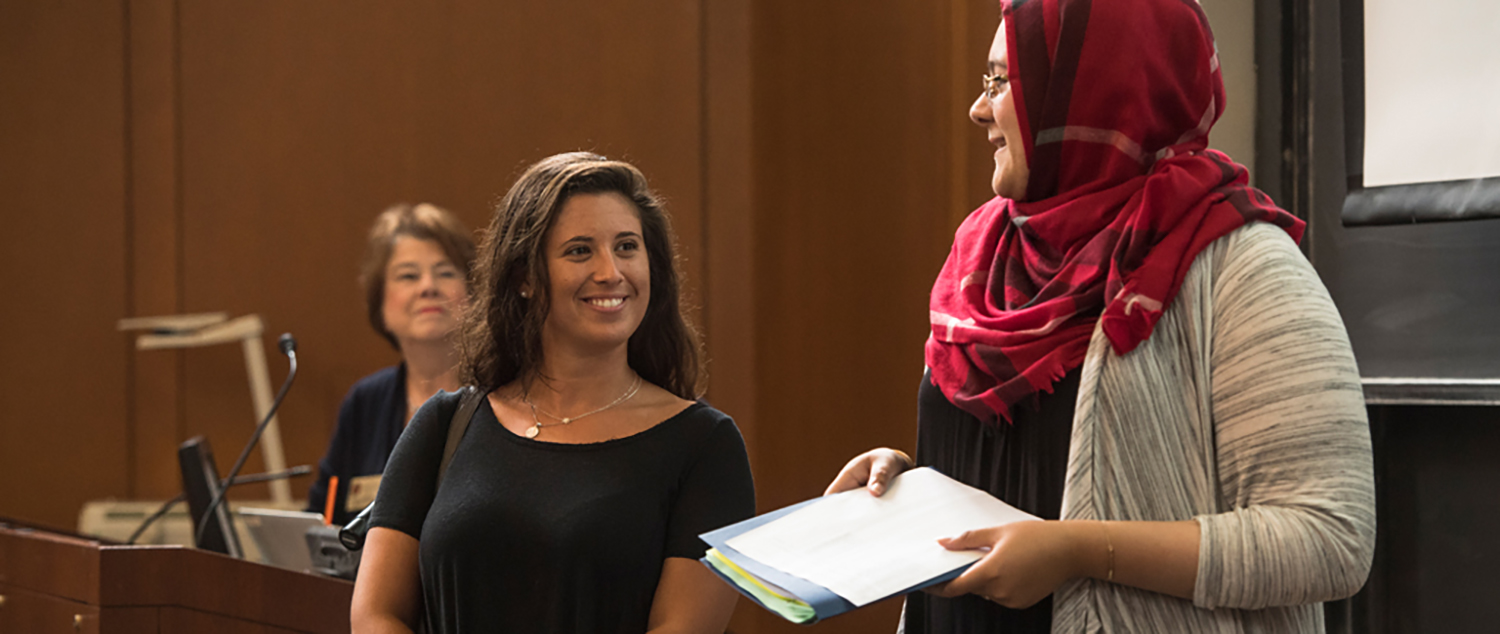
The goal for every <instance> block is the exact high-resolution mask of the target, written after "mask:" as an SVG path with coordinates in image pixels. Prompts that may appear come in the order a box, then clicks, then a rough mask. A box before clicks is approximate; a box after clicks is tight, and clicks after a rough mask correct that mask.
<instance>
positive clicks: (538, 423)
mask: <svg viewBox="0 0 1500 634" xmlns="http://www.w3.org/2000/svg"><path fill="white" fill-rule="evenodd" d="M640 389H641V375H639V374H637V375H635V380H634V381H631V382H630V387H629V388H627V389H626V390H625V393H624V394H621V395H620V397H619V398H616V399H615V400H614V401H611V402H610V404H609V405H605V406H604V407H601V408H599V409H596V410H594V411H592V412H588V413H586V414H579V415H577V416H558V415H556V414H552V413H549V412H547V410H543V409H538V408H537V406H536V403H533V402H531V396H530V395H528V394H525V393H522V395H521V400H523V401H525V402H526V406H527V407H530V408H531V422H532V426H531V429H528V430H526V437H527V438H536V437H537V434H540V433H542V428H543V427H554V426H557V425H567V424H569V423H572V422H573V421H576V420H578V419H580V418H583V417H585V416H593V415H594V414H598V413H599V412H602V411H604V410H607V409H609V408H611V407H614V406H616V405H619V404H620V403H624V402H625V401H628V400H630V398H631V397H633V396H635V393H636V392H638V391H640ZM538 411H540V412H541V413H542V414H544V415H546V416H547V418H555V419H557V421H558V422H556V423H551V424H547V425H543V424H542V420H541V419H540V418H537V415H536V414H537V412H538Z"/></svg>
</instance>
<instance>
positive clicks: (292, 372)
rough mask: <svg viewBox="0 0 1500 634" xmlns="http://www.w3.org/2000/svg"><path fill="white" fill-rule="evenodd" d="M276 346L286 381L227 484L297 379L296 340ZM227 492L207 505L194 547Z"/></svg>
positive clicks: (284, 336)
mask: <svg viewBox="0 0 1500 634" xmlns="http://www.w3.org/2000/svg"><path fill="white" fill-rule="evenodd" d="M276 346H277V347H278V348H280V349H281V353H282V354H284V355H286V358H287V362H288V364H289V369H288V370H287V374H286V380H285V381H282V382H281V389H280V390H278V391H277V392H276V398H275V399H274V400H272V401H271V409H270V410H268V411H266V417H265V418H263V419H261V421H260V424H259V425H256V426H255V433H253V434H250V440H249V442H246V443H245V448H244V449H243V450H241V451H240V457H239V458H236V459H235V461H234V467H233V468H231V469H230V470H229V477H227V478H225V480H227V481H229V482H234V479H235V476H237V475H239V474H240V468H241V467H244V466H245V459H246V458H249V457H250V450H251V449H254V448H255V444H256V443H258V442H260V435H261V433H262V432H264V431H266V426H267V425H270V424H271V419H272V418H273V417H275V416H276V410H277V409H278V408H280V407H281V401H282V399H284V398H286V391H287V390H288V389H290V388H291V387H292V379H295V378H297V340H296V339H295V338H293V337H292V333H289V332H288V333H283V334H282V335H281V338H280V339H277V341H276ZM228 490H229V488H228V487H224V488H221V489H219V494H218V495H215V496H214V499H213V501H212V502H209V503H208V510H207V511H205V512H204V513H203V519H204V521H202V522H199V523H198V527H197V530H196V531H195V532H194V533H193V545H194V546H197V545H198V544H201V543H203V531H204V530H206V529H207V528H208V525H209V524H210V522H209V521H208V518H210V517H213V515H214V510H215V509H217V508H218V507H219V504H221V503H223V502H224V492H225V491H228ZM230 530H233V529H230Z"/></svg>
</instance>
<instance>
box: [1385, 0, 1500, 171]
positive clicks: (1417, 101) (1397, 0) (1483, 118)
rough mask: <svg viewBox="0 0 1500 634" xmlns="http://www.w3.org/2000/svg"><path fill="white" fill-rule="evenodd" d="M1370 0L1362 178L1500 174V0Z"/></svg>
mask: <svg viewBox="0 0 1500 634" xmlns="http://www.w3.org/2000/svg"><path fill="white" fill-rule="evenodd" d="M1363 1H1364V5H1365V14H1364V22H1365V161H1364V163H1365V164H1364V185H1365V187H1377V186H1381V185H1399V184H1406V183H1428V182H1435V181H1451V180H1467V179H1471V178H1486V177H1493V176H1500V46H1496V45H1495V36H1496V33H1497V27H1500V2H1495V0H1425V1H1424V2H1421V3H1412V2H1407V1H1405V0H1363Z"/></svg>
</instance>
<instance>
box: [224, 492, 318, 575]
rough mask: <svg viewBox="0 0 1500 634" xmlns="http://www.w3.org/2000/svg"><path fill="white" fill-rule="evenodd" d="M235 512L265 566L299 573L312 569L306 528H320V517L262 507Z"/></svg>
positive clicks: (315, 514)
mask: <svg viewBox="0 0 1500 634" xmlns="http://www.w3.org/2000/svg"><path fill="white" fill-rule="evenodd" d="M238 513H239V515H240V519H241V520H243V521H244V522H245V529H246V530H247V531H248V532H249V533H250V538H251V539H254V540H255V545H256V546H257V547H258V548H260V556H261V558H262V559H263V560H265V563H268V564H271V565H272V566H276V567H279V568H288V569H291V570H296V571H298V572H306V571H308V570H311V569H312V556H311V554H309V553H308V550H307V548H308V547H307V537H306V535H307V529H309V528H312V527H314V526H322V525H323V516H322V515H319V514H317V513H305V512H302V511H282V510H279V509H262V508H241V509H239V510H238Z"/></svg>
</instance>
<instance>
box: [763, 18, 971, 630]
mask: <svg viewBox="0 0 1500 634" xmlns="http://www.w3.org/2000/svg"><path fill="white" fill-rule="evenodd" d="M755 6H756V10H755V14H754V18H755V20H754V23H755V25H756V26H755V28H754V33H755V45H754V56H753V58H752V59H753V60H754V61H753V76H754V85H755V91H754V92H755V101H754V120H755V122H756V126H755V129H754V137H753V139H754V140H753V147H754V157H755V159H754V165H753V171H754V182H755V186H754V193H753V196H754V199H755V213H754V228H755V235H754V253H755V267H754V271H753V274H754V276H755V279H754V284H755V288H756V294H755V298H754V310H755V328H756V331H755V340H756V342H757V344H758V345H757V355H756V358H755V364H756V365H755V368H756V373H755V381H756V387H755V390H756V394H757V396H758V398H757V399H756V403H755V408H756V427H755V447H756V449H757V451H756V455H755V456H753V460H754V462H755V466H756V469H757V471H756V476H757V478H758V481H757V482H758V485H759V487H758V493H759V498H760V504H761V507H762V508H763V509H772V508H776V507H780V506H784V505H786V504H790V503H793V502H796V501H799V500H802V499H805V498H808V497H811V496H815V495H818V494H820V493H821V492H822V490H823V487H824V486H826V485H827V483H828V481H829V480H831V479H832V478H833V476H834V475H835V474H836V473H837V472H838V470H839V468H840V467H842V465H843V464H844V463H845V462H846V461H847V460H848V459H849V458H851V457H853V456H854V455H856V454H858V453H859V452H861V451H864V450H866V449H869V448H871V447H875V446H880V445H889V446H896V447H902V448H905V449H907V450H911V449H912V448H913V445H914V440H915V437H916V393H917V387H918V382H919V380H920V378H921V376H922V371H923V355H922V346H923V342H924V341H925V339H926V337H927V323H928V322H927V296H928V291H929V290H930V289H931V285H932V280H933V278H934V277H935V276H936V274H937V272H938V270H939V268H940V267H941V265H942V263H943V260H944V258H945V257H946V255H947V252H948V247H949V245H950V243H951V237H952V231H953V229H954V228H955V227H956V226H957V221H958V220H959V219H961V218H962V217H963V216H964V215H966V213H967V212H968V211H969V210H970V209H972V208H973V206H974V205H976V204H978V202H980V201H982V200H984V199H985V198H988V196H987V195H985V194H984V191H985V190H987V182H988V178H987V177H986V175H987V174H988V172H987V171H985V169H986V167H985V166H987V165H988V164H989V155H990V152H991V151H990V150H986V149H985V141H984V136H983V133H982V131H980V130H979V129H978V128H977V127H974V126H973V125H972V124H970V123H968V121H967V110H968V105H969V103H970V102H971V101H972V99H973V98H974V97H975V96H976V95H977V94H978V88H977V86H978V77H979V75H980V74H981V70H982V68H983V65H984V57H983V55H984V51H985V50H987V49H988V43H989V37H990V35H991V34H993V32H994V25H995V22H994V21H993V20H992V18H989V17H980V16H987V15H995V14H997V13H998V11H997V10H996V9H995V8H994V7H993V5H992V4H990V3H977V2H968V1H966V0H959V1H954V2H945V3H933V2H929V1H920V0H882V1H878V2H867V3H860V4H859V6H858V7H854V6H835V5H833V4H830V3H818V2H800V1H797V0H777V1H764V2H758V3H756V5H755ZM986 11H987V12H988V13H986ZM960 59H962V60H963V61H962V62H960V61H959V60H960ZM976 156H977V157H978V164H977V166H976V165H974V163H975V158H974V157H976ZM954 174H962V175H964V177H963V178H957V177H955V176H954ZM971 178H972V179H975V180H977V183H973V184H971V183H968V182H967V181H966V180H964V179H971ZM976 193H977V195H976ZM899 611H900V602H899V601H890V602H887V603H885V604H882V605H878V606H873V607H870V608H867V609H864V610H860V611H858V612H855V613H851V614H848V615H844V616H840V617H838V618H837V619H834V620H832V621H829V622H828V623H825V624H820V625H817V626H814V627H813V628H812V629H813V630H817V631H826V632H875V631H891V629H893V628H894V627H895V621H896V617H897V614H898V613H899ZM742 620H744V621H748V622H747V626H748V627H747V631H757V632H793V631H801V630H799V629H798V628H797V627H796V626H792V625H789V624H787V623H785V622H782V621H780V620H778V619H776V618H774V617H771V616H769V615H765V614H763V613H761V614H758V615H757V618H753V619H742ZM752 628H753V629H752Z"/></svg>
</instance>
